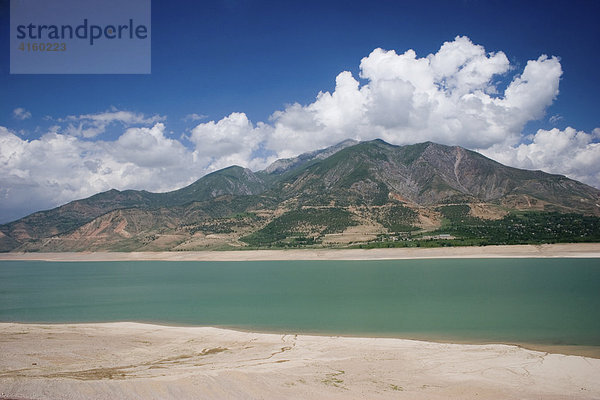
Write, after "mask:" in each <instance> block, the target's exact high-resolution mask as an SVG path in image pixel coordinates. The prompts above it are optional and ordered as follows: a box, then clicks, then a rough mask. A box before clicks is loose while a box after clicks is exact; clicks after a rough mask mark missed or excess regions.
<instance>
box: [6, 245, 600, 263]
mask: <svg viewBox="0 0 600 400" xmlns="http://www.w3.org/2000/svg"><path fill="white" fill-rule="evenodd" d="M533 257H580V258H599V257H600V243H566V244H544V245H520V246H484V247H437V248H431V249H424V248H395V249H368V250H363V249H315V250H313V249H302V250H240V251H190V252H182V251H178V252H133V253H125V252H123V253H117V252H115V253H110V252H81V253H0V261H2V260H45V261H148V260H165V261H262V260H401V259H419V258H533Z"/></svg>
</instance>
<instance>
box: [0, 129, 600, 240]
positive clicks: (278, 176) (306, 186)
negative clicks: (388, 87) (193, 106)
mask: <svg viewBox="0 0 600 400" xmlns="http://www.w3.org/2000/svg"><path fill="white" fill-rule="evenodd" d="M456 204H471V205H475V204H476V205H477V206H476V207H475V206H472V207H471V209H472V210H477V211H476V212H475V211H474V213H479V214H481V215H479V214H477V215H479V216H480V217H481V216H482V215H483V214H485V212H484V210H490V213H491V214H494V215H505V214H506V213H508V212H510V211H511V210H537V211H555V212H559V213H575V214H582V215H592V216H600V206H599V204H600V190H598V189H596V188H593V187H590V186H588V185H585V184H583V183H580V182H577V181H574V180H572V179H569V178H566V177H564V176H561V175H552V174H547V173H545V172H542V171H528V170H522V169H517V168H511V167H507V166H504V165H502V164H500V163H498V162H495V161H493V160H490V159H489V158H486V157H484V156H483V155H481V154H479V153H476V152H473V151H470V150H467V149H464V148H462V147H457V146H445V145H440V144H436V143H431V142H426V143H419V144H415V145H409V146H394V145H391V144H388V143H386V142H384V141H382V140H373V141H369V142H360V143H358V142H356V141H353V140H347V141H344V142H342V143H339V144H338V145H335V146H332V147H329V148H326V149H323V150H318V151H314V152H310V153H306V154H302V155H300V156H298V157H294V158H290V159H284V160H278V161H276V162H274V163H273V164H271V165H270V166H269V167H267V168H266V169H265V170H263V171H258V172H253V171H250V170H249V169H245V168H242V167H238V166H232V167H228V168H225V169H222V170H219V171H216V172H214V173H211V174H208V175H206V176H204V177H202V178H200V179H199V180H197V181H196V182H194V183H192V184H191V185H189V186H186V187H184V188H182V189H179V190H175V191H172V192H168V193H150V192H146V191H135V190H126V191H117V190H110V191H108V192H104V193H99V194H97V195H94V196H92V197H89V198H87V199H82V200H77V201H73V202H71V203H68V204H66V205H63V206H61V207H57V208H55V209H53V210H48V211H40V212H37V213H34V214H31V215H29V216H27V217H25V218H22V219H20V220H18V221H14V222H11V223H9V224H5V225H0V251H12V250H17V251H40V250H45V251H82V250H89V249H94V250H102V249H105V250H144V249H146V250H148V249H152V250H157V249H158V250H171V249H178V248H182V249H193V248H197V249H198V248H200V247H194V246H200V245H199V244H197V243H196V242H194V240H195V239H194V238H196V237H199V236H201V237H203V238H209V239H211V240H212V239H214V240H213V241H212V242H211V243H213V242H214V243H218V244H219V246H221V245H223V246H224V245H227V246H241V245H244V244H243V243H241V242H239V238H240V237H242V236H243V235H248V234H252V233H253V232H257V231H259V230H260V231H263V230H265V229H267V231H268V232H269V235H275V236H277V234H278V232H277V230H278V229H279V230H280V231H281V232H283V233H281V234H282V235H283V236H284V237H285V232H287V231H286V229H288V228H289V226H288V227H285V226H284V225H285V224H284V223H283V222H281V221H284V222H285V221H286V220H285V215H286V213H289V212H292V211H294V210H304V209H323V208H328V209H332V208H336V209H338V210H337V211H335V212H333V211H328V212H329V214H327V213H325V214H323V213H322V212H321V214H318V213H317V214H318V215H319V216H320V217H319V218H322V219H326V220H325V221H320V222H319V223H320V224H321V225H319V226H321V228H322V229H321V231H320V232H334V231H335V232H338V231H339V232H341V231H343V229H344V227H348V226H350V225H352V226H355V225H356V224H364V225H365V226H369V227H380V228H381V229H383V231H385V226H388V225H389V224H396V225H398V224H400V225H402V224H408V223H415V222H414V221H427V224H425V222H423V223H422V224H421V225H420V226H425V225H427V226H435V224H436V223H438V222H439V218H440V216H439V213H438V212H437V211H436V210H437V208H438V207H440V206H443V205H456ZM399 206H401V207H405V208H407V209H410V210H412V211H411V213H412V214H411V213H408V212H405V211H406V210H404V211H402V212H399V211H398V209H397V207H399ZM394 207H396V208H394ZM382 209H383V210H387V211H385V212H383V211H381V210H382ZM390 210H391V211H390ZM394 210H396V211H394ZM382 212H383V214H385V215H397V216H400V215H402V216H404V217H402V218H408V216H410V218H412V220H406V221H391V222H390V221H387V220H386V222H383V223H382V222H381V218H380V217H378V216H381V215H383V214H382ZM317 214H315V213H313V214H310V213H306V218H307V219H308V220H310V218H311V217H310V215H313V216H315V218H317V217H316V215H317ZM473 215H475V214H473ZM301 216H302V214H297V213H296V214H294V218H293V220H294V221H295V222H294V224H298V218H300V217H301ZM281 218H284V219H283V220H281ZM290 218H291V217H290ZM290 218H288V220H287V221H288V222H289V221H291V220H292V219H290ZM328 218H333V219H334V220H335V221H337V222H335V221H334V222H331V221H327V219H328ZM378 218H379V219H378ZM389 218H392V217H389ZM389 218H388V219H389ZM394 218H401V217H394ZM340 221H345V222H344V223H341V222H340ZM313 222H314V221H313ZM313 222H310V221H308V222H306V224H304V225H306V226H307V228H306V232H314V231H315V230H314V229H312V228H311V229H312V230H311V229H309V228H308V226H310V224H311V223H313ZM314 223H316V222H314ZM282 224H283V225H282ZM328 224H329V225H328ZM382 224H383V225H382ZM386 224H387V225H386ZM300 225H302V224H300ZM417 225H418V223H417ZM332 226H333V228H332ZM313 228H314V226H313ZM294 229H296V230H298V229H300V228H294ZM357 229H358V228H357ZM374 229H375V228H374ZM288 230H289V229H288ZM301 230H302V229H300V231H301ZM300 231H299V232H300ZM288 233H289V232H288ZM296 233H298V232H296ZM211 235H212V236H211ZM298 235H300V233H298ZM300 236H301V235H300ZM221 239H222V240H221ZM313 239H314V238H310V237H309V238H303V239H302V240H306V241H308V242H310V240H313ZM207 240H208V239H207ZM207 240H205V241H204V242H202V243H208V241H207ZM194 243H196V244H194ZM198 243H200V242H198Z"/></svg>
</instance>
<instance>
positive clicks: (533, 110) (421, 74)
mask: <svg viewBox="0 0 600 400" xmlns="http://www.w3.org/2000/svg"><path fill="white" fill-rule="evenodd" d="M513 69H514V67H512V66H511V65H510V63H509V61H508V58H507V57H506V55H505V54H504V53H503V52H501V51H499V52H486V51H485V49H484V48H483V47H482V46H479V45H475V44H473V43H472V42H471V41H470V40H469V39H468V38H467V37H456V38H455V39H454V41H452V42H446V43H444V44H443V45H442V46H441V48H440V49H439V50H438V52H436V53H435V54H429V55H427V56H425V57H418V56H417V54H416V53H415V51H413V50H407V51H405V52H404V53H402V54H398V53H396V51H394V50H383V49H375V50H373V52H371V54H369V56H367V57H365V58H363V59H362V61H361V63H360V78H362V79H363V80H365V81H366V82H365V83H364V84H362V85H361V84H360V83H359V81H358V80H356V79H355V78H354V77H353V76H352V74H351V73H350V72H347V71H345V72H342V73H340V74H339V75H338V77H337V78H336V87H335V90H334V91H333V92H331V93H330V92H321V93H319V95H318V96H317V98H316V100H315V101H314V102H313V103H311V104H308V105H305V106H302V105H299V104H293V105H290V106H288V107H287V108H286V109H284V110H283V111H278V112H275V113H274V114H273V116H272V118H271V122H272V125H273V126H272V132H270V134H269V135H268V137H267V147H268V148H269V149H271V150H273V151H274V152H276V153H277V154H279V155H288V154H291V153H298V152H302V151H307V150H314V149H315V148H317V147H322V146H324V145H331V144H334V143H337V142H339V141H341V140H344V139H346V138H349V137H350V138H354V139H361V140H368V139H374V138H382V139H384V140H387V141H390V142H392V143H396V144H405V143H416V142H422V141H426V140H432V141H437V142H440V143H445V144H453V145H455V144H457V145H463V146H466V147H478V148H487V147H491V146H493V145H496V144H500V143H502V144H509V145H510V144H516V143H518V142H519V140H520V136H521V132H522V129H523V127H524V126H525V124H526V123H527V122H529V121H532V120H536V119H539V118H541V117H542V116H543V115H544V111H545V109H546V108H547V106H548V105H550V104H551V103H552V101H553V100H554V98H555V97H556V96H557V95H558V85H559V81H560V77H561V75H562V68H561V65H560V61H559V59H558V58H556V57H548V56H545V55H542V56H540V57H539V58H538V59H536V60H530V61H528V62H527V65H526V66H525V68H524V69H523V71H522V72H521V73H520V74H517V75H516V76H514V77H513V79H512V80H511V81H510V83H509V84H508V86H507V88H506V89H505V90H503V91H502V90H501V88H500V87H499V85H498V83H497V82H498V79H497V78H499V77H503V76H504V75H506V74H507V73H508V72H510V71H512V70H513Z"/></svg>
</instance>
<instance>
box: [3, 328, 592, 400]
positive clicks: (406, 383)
mask: <svg viewBox="0 0 600 400" xmlns="http://www.w3.org/2000/svg"><path fill="white" fill-rule="evenodd" d="M0 352H2V354H3V357H1V358H0V391H1V393H2V394H1V395H0V398H29V399H35V398H40V397H44V398H56V399H62V398H69V399H78V398H81V399H83V398H90V397H94V398H108V397H107V396H109V397H110V398H114V399H137V398H145V399H159V398H160V399H179V398H211V399H228V398H240V397H244V398H264V399H279V398H305V399H321V398H329V399H359V398H361V399H362V398H371V399H392V398H393V399H398V398H400V399H417V400H418V399H476V398H486V399H498V400H500V399H521V398H538V397H541V398H567V397H568V398H572V399H593V398H598V397H599V396H600V381H599V380H598V379H597V378H598V376H600V360H599V359H595V358H588V357H581V356H567V355H561V354H549V353H546V352H540V351H532V350H528V349H525V348H523V347H519V346H515V345H504V344H476V345H473V344H449V343H437V342H428V341H417V340H408V339H394V338H365V337H342V336H313V335H304V334H300V335H285V334H275V333H255V332H244V331H238V330H231V329H222V328H213V327H177V326H163V325H151V324H140V323H131V322H118V323H94V324H20V323H0Z"/></svg>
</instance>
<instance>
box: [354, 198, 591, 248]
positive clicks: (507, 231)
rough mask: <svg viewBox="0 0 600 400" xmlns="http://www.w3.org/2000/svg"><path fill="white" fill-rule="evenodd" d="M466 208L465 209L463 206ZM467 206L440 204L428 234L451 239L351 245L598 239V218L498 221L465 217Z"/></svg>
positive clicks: (523, 215)
mask: <svg viewBox="0 0 600 400" xmlns="http://www.w3.org/2000/svg"><path fill="white" fill-rule="evenodd" d="M465 207H466V208H465ZM467 208H468V206H463V205H457V206H444V207H440V212H441V213H442V215H444V217H445V218H446V223H445V224H444V226H443V227H442V228H441V229H439V230H437V231H434V232H428V233H427V234H428V235H430V236H435V235H441V234H449V235H452V236H453V237H455V239H439V238H435V239H416V238H415V239H413V240H403V241H378V242H372V243H366V244H362V245H358V246H355V247H359V248H380V247H447V246H485V245H511V244H544V243H574V242H600V218H599V217H594V216H586V215H581V214H561V213H557V212H552V213H548V212H517V213H512V214H509V215H507V216H505V217H504V218H502V219H499V220H483V219H479V218H475V217H471V216H468V215H467V213H468V211H467Z"/></svg>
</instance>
